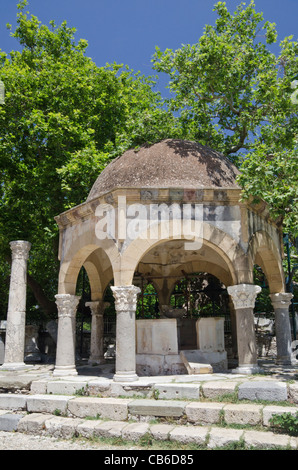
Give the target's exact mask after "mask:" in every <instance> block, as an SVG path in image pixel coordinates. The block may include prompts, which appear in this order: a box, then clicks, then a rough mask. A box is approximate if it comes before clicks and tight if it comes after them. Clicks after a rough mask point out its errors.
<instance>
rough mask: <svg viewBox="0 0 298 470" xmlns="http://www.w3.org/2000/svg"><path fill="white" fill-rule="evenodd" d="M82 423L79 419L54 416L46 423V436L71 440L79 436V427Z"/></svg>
mask: <svg viewBox="0 0 298 470" xmlns="http://www.w3.org/2000/svg"><path fill="white" fill-rule="evenodd" d="M81 423H82V420H81V419H78V418H65V417H62V416H54V417H53V418H51V419H48V420H46V421H45V430H46V434H49V435H50V436H54V437H60V438H62V439H71V438H72V437H74V436H76V435H78V433H77V427H78V425H79V424H81Z"/></svg>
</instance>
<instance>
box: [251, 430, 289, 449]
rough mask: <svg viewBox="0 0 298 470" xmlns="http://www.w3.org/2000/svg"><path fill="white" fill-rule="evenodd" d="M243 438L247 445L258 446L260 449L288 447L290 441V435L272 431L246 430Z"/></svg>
mask: <svg viewBox="0 0 298 470" xmlns="http://www.w3.org/2000/svg"><path fill="white" fill-rule="evenodd" d="M243 438H244V441H245V445H246V446H247V447H256V448H258V449H274V448H278V447H287V446H288V444H289V442H290V437H289V436H285V435H284V434H274V433H273V432H270V431H266V432H260V431H245V432H244V434H243Z"/></svg>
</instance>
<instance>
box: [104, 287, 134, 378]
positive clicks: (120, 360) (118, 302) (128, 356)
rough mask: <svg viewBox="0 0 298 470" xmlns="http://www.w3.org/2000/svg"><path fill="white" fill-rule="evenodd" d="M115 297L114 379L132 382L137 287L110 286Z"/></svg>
mask: <svg viewBox="0 0 298 470" xmlns="http://www.w3.org/2000/svg"><path fill="white" fill-rule="evenodd" d="M111 289H112V291H113V294H114V297H115V308H116V313H117V319H116V373H115V375H114V381H116V382H132V381H134V380H137V379H138V376H137V374H136V325H135V312H136V306H137V294H138V293H139V292H141V290H140V289H139V287H136V286H124V287H117V286H116V287H111Z"/></svg>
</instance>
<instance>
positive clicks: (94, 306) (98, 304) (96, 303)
mask: <svg viewBox="0 0 298 470" xmlns="http://www.w3.org/2000/svg"><path fill="white" fill-rule="evenodd" d="M85 305H86V307H89V308H90V310H91V315H103V314H104V311H105V309H106V308H108V307H109V306H110V302H104V301H103V300H93V301H91V302H86V303H85Z"/></svg>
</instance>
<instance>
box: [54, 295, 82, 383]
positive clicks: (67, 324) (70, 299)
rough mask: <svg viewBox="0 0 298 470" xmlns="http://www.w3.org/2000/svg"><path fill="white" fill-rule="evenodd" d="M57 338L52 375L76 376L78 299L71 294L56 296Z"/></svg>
mask: <svg viewBox="0 0 298 470" xmlns="http://www.w3.org/2000/svg"><path fill="white" fill-rule="evenodd" d="M55 297H56V304H57V307H58V337H57V351H56V365H55V370H54V372H53V375H55V376H65V375H77V370H76V365H75V345H76V312H77V306H78V303H79V300H80V298H79V297H77V296H76V295H71V294H58V295H56V296H55Z"/></svg>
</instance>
